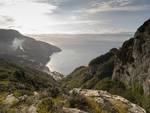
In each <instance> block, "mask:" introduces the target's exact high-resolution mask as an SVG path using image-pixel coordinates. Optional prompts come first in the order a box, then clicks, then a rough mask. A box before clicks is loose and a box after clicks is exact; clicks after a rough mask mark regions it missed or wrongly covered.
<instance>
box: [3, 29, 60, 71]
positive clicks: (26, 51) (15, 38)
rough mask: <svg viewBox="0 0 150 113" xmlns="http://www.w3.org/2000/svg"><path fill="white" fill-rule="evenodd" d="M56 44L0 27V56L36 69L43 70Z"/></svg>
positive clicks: (57, 49) (56, 49)
mask: <svg viewBox="0 0 150 113" xmlns="http://www.w3.org/2000/svg"><path fill="white" fill-rule="evenodd" d="M59 51H60V49H59V48H57V47H56V46H53V45H50V44H48V43H45V42H41V41H37V40H35V39H32V38H30V37H27V36H24V35H22V34H21V33H19V32H18V31H15V30H5V29H0V57H1V58H8V59H11V60H13V61H14V62H15V63H16V62H17V63H21V64H24V65H27V66H29V67H34V68H36V69H38V70H45V69H46V67H45V65H46V64H47V62H48V61H49V60H50V58H49V57H50V56H51V55H52V54H53V53H54V52H59Z"/></svg>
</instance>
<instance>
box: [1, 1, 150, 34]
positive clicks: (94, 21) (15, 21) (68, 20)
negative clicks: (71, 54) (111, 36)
mask: <svg viewBox="0 0 150 113" xmlns="http://www.w3.org/2000/svg"><path fill="white" fill-rule="evenodd" d="M149 10H150V2H149V0H142V1H141V0H0V27H1V28H14V29H16V30H19V31H21V32H22V33H33V34H34V33H41V34H44V33H86V32H87V33H102V32H121V31H123V28H124V31H126V30H132V29H131V28H134V27H135V23H136V22H135V20H137V21H138V23H139V21H140V22H143V20H144V19H145V18H147V16H149V15H148V14H147V12H148V11H149ZM133 11H136V13H132V12H133ZM138 11H143V12H144V13H143V12H142V13H139V12H138ZM146 11H147V12H146ZM102 12H103V13H102ZM114 12H115V13H114ZM116 12H117V13H116ZM131 13H132V14H131ZM124 22H126V24H124ZM130 22H131V23H132V26H134V27H132V26H131V24H130ZM136 25H137V24H136ZM120 28H122V29H120ZM129 28H130V29H129ZM135 28H136V27H135Z"/></svg>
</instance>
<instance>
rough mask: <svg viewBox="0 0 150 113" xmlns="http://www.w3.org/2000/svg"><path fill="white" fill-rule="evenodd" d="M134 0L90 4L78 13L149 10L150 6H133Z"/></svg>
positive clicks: (114, 0) (111, 0)
mask: <svg viewBox="0 0 150 113" xmlns="http://www.w3.org/2000/svg"><path fill="white" fill-rule="evenodd" d="M135 1H136V0H109V1H102V2H97V1H94V2H91V5H90V7H89V8H86V9H82V10H79V11H78V12H86V13H99V12H111V11H140V10H148V9H150V4H143V5H140V4H134V2H135Z"/></svg>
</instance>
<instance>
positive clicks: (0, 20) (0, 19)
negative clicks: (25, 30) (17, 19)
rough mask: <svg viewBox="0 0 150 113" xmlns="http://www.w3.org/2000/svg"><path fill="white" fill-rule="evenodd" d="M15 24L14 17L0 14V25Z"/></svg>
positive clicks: (8, 25)
mask: <svg viewBox="0 0 150 113" xmlns="http://www.w3.org/2000/svg"><path fill="white" fill-rule="evenodd" d="M13 24H14V20H13V18H11V17H9V16H5V15H0V25H1V26H3V27H10V25H13Z"/></svg>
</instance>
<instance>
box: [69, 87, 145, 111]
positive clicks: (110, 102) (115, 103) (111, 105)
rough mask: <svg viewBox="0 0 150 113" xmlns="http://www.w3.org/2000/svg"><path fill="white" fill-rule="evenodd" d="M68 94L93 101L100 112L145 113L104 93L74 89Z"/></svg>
mask: <svg viewBox="0 0 150 113" xmlns="http://www.w3.org/2000/svg"><path fill="white" fill-rule="evenodd" d="M70 93H77V94H79V95H82V96H85V97H88V98H90V99H92V100H94V101H95V102H96V103H97V104H99V105H100V108H99V109H101V111H106V112H109V113H146V111H145V110H144V109H143V108H142V107H140V106H138V105H136V104H133V103H131V102H130V101H128V100H127V99H125V98H123V97H121V96H118V95H111V94H110V93H108V92H106V91H102V90H87V89H77V88H75V89H73V90H71V91H70Z"/></svg>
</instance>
